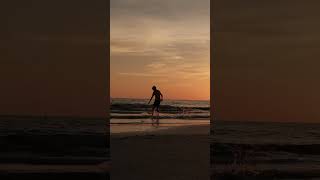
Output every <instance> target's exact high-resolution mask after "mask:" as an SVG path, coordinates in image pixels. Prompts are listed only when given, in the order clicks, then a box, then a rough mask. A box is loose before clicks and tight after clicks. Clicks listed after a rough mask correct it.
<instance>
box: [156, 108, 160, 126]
mask: <svg viewBox="0 0 320 180" xmlns="http://www.w3.org/2000/svg"><path fill="white" fill-rule="evenodd" d="M156 111H157V124H159V105H157V109H156Z"/></svg>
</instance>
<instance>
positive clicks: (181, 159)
mask: <svg viewBox="0 0 320 180" xmlns="http://www.w3.org/2000/svg"><path fill="white" fill-rule="evenodd" d="M151 107H152V106H151V105H147V100H145V99H113V101H112V106H111V117H112V119H111V121H110V123H111V129H110V130H111V141H110V149H111V152H110V153H111V164H112V168H111V173H110V177H111V179H112V180H123V179H133V180H144V179H146V180H149V179H152V180H163V179H166V180H189V179H190V180H194V179H201V180H202V179H209V177H210V172H209V166H210V151H209V148H210V144H209V129H210V128H209V127H210V123H209V114H210V112H209V102H208V101H187V100H166V101H164V102H163V103H162V105H161V106H160V114H159V124H157V123H156V121H155V120H154V121H152V120H151V114H150V113H149V112H150V111H151Z"/></svg>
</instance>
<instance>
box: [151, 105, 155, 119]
mask: <svg viewBox="0 0 320 180" xmlns="http://www.w3.org/2000/svg"><path fill="white" fill-rule="evenodd" d="M154 109H155V106H152V113H151V116H152V117H151V120H152V123H153V113H154Z"/></svg>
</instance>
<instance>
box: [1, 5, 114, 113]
mask: <svg viewBox="0 0 320 180" xmlns="http://www.w3.org/2000/svg"><path fill="white" fill-rule="evenodd" d="M107 10H108V6H107V2H106V1H105V0H92V1H90V3H88V1H87V0H68V1H56V0H47V1H43V0H33V1H23V0H20V1H4V2H3V3H2V5H1V6H0V12H1V16H0V19H1V20H2V21H1V22H3V23H2V25H3V26H4V27H3V28H1V29H0V32H1V33H0V39H1V41H0V59H1V66H0V72H1V75H0V82H1V93H0V99H1V101H0V115H37V116H42V115H49V116H50V115H54V116H94V117H96V116H99V117H100V116H101V117H104V116H105V114H106V107H105V106H106V105H105V96H106V95H107V94H108V89H107V78H108V77H107V65H108V64H107V63H108V62H107V58H108V57H107V52H106V51H107V48H106V42H107V40H106V38H107V37H106V33H108V28H107V25H106V22H107V20H106V13H107Z"/></svg>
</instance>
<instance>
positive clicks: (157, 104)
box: [153, 100, 160, 108]
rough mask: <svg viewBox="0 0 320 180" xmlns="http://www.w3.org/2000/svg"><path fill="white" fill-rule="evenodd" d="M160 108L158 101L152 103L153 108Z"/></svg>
mask: <svg viewBox="0 0 320 180" xmlns="http://www.w3.org/2000/svg"><path fill="white" fill-rule="evenodd" d="M159 106H160V101H159V100H155V101H154V103H153V107H157V108H158V107H159Z"/></svg>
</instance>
